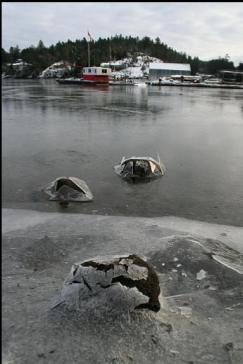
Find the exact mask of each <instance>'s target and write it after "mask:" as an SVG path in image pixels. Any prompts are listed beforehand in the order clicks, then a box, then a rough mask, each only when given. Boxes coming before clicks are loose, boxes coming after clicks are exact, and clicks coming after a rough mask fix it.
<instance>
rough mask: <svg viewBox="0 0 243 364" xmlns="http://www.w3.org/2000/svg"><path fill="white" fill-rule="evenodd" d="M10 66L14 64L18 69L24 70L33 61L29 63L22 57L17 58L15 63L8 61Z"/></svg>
mask: <svg viewBox="0 0 243 364" xmlns="http://www.w3.org/2000/svg"><path fill="white" fill-rule="evenodd" d="M8 66H12V67H13V69H14V70H16V71H23V70H24V69H25V68H26V67H28V66H31V63H27V62H25V61H23V60H22V59H17V61H16V62H14V63H8Z"/></svg>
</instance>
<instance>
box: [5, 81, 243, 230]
mask: <svg viewBox="0 0 243 364" xmlns="http://www.w3.org/2000/svg"><path fill="white" fill-rule="evenodd" d="M2 119H3V121H2V142H3V146H2V162H3V165H2V182H3V190H2V191H3V192H2V194H3V207H14V208H31V209H38V210H42V211H60V208H59V206H58V205H56V203H54V202H49V201H48V199H47V197H46V196H45V195H44V194H42V192H41V191H40V189H41V188H42V187H43V186H45V185H46V184H47V183H49V182H50V181H51V180H53V179H55V178H56V177H59V176H76V177H79V178H81V179H84V180H85V181H86V182H87V184H88V185H89V187H90V189H91V190H92V192H93V194H94V197H95V200H94V201H93V202H91V203H86V204H76V205H75V204H73V205H70V206H69V207H68V210H65V212H67V211H70V212H81V213H97V214H98V213H99V214H109V215H110V214H112V215H127V216H130V215H131V216H164V215H175V216H181V217H187V218H192V219H197V220H204V221H209V222H218V223H225V224H232V225H239V226H243V91H242V90H219V89H211V90H208V89H190V88H184V89H183V88H180V87H178V88H177V87H164V88H162V87H161V88H157V87H150V88H147V87H119V86H116V87H115V86H113V87H111V86H110V87H103V88H102V87H93V88H92V87H80V86H76V85H73V86H65V85H59V84H57V83H56V82H55V81H53V80H51V81H49V80H46V81H41V80H26V81H22V80H21V81H17V80H16V81H14V80H4V82H3V86H2ZM157 153H159V155H160V157H161V160H162V161H163V163H164V164H165V166H166V168H167V172H166V175H165V176H164V177H163V178H162V179H159V180H156V181H153V182H150V183H145V184H138V185H135V184H128V183H126V182H124V181H122V180H120V179H119V177H118V176H117V175H116V174H115V173H114V171H113V166H114V165H115V164H117V163H119V162H120V160H121V158H122V156H123V155H125V156H126V157H129V156H132V155H137V156H139V155H143V156H144V155H150V156H152V157H155V158H156V156H157Z"/></svg>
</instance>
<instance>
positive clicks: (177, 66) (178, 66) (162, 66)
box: [149, 62, 191, 71]
mask: <svg viewBox="0 0 243 364" xmlns="http://www.w3.org/2000/svg"><path fill="white" fill-rule="evenodd" d="M149 69H151V70H173V71H175V70H177V71H191V66H190V64H187V63H157V62H156V63H155V62H153V63H150V64H149Z"/></svg>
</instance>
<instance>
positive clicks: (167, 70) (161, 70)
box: [149, 62, 191, 80]
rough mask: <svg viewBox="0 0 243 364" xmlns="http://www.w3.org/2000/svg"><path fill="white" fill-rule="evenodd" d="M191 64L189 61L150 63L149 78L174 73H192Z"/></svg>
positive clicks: (157, 77)
mask: <svg viewBox="0 0 243 364" xmlns="http://www.w3.org/2000/svg"><path fill="white" fill-rule="evenodd" d="M190 74H191V66H190V64H187V63H162V62H161V63H157V62H156V63H155V62H153V63H150V64H149V79H150V80H157V79H159V78H160V77H166V76H172V75H190Z"/></svg>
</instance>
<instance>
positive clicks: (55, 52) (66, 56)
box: [2, 35, 243, 74]
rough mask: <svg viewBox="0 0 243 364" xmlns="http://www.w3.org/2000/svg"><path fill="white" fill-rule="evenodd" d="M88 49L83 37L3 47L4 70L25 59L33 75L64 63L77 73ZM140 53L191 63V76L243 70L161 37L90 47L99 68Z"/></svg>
mask: <svg viewBox="0 0 243 364" xmlns="http://www.w3.org/2000/svg"><path fill="white" fill-rule="evenodd" d="M87 47H88V43H87V40H86V38H83V39H82V40H78V39H77V40H76V41H71V40H68V41H67V42H58V43H57V44H56V45H51V46H50V47H45V45H44V43H43V41H41V40H40V41H39V43H38V45H37V46H36V47H35V46H33V45H32V46H30V47H28V48H25V49H23V50H20V49H19V47H18V45H16V46H15V47H10V49H9V52H7V51H5V50H4V49H3V48H2V71H5V70H6V68H7V66H6V65H7V64H11V63H14V62H15V61H16V60H17V59H23V60H24V61H25V62H28V63H30V64H31V65H32V66H31V71H32V72H34V73H35V74H39V73H40V72H41V71H43V70H44V69H45V68H47V67H48V66H50V65H51V64H53V63H54V62H57V61H60V60H64V61H67V62H70V63H71V64H74V65H76V66H75V67H74V73H75V72H76V73H77V72H79V70H80V68H81V67H85V66H87V63H88V59H87ZM138 53H144V54H146V55H148V56H152V57H156V58H159V59H161V60H162V61H164V62H174V63H189V64H190V65H191V70H192V74H196V73H197V72H200V73H206V74H216V73H217V72H218V71H219V70H241V71H242V70H243V63H240V64H239V66H238V67H237V68H235V67H234V64H233V62H231V61H229V59H228V58H218V59H212V60H210V61H201V60H200V59H199V58H198V57H194V58H192V57H191V56H188V55H187V54H186V53H181V52H177V51H176V50H175V49H173V48H171V47H169V46H167V45H166V44H165V43H163V42H161V40H160V38H156V39H155V40H152V39H151V38H149V37H144V38H142V39H140V38H138V37H131V36H129V37H124V36H122V35H115V36H114V37H111V38H105V39H104V38H99V39H98V40H96V41H92V42H91V44H90V57H91V65H99V64H100V63H102V62H106V61H108V60H111V59H112V60H118V59H122V58H125V57H128V56H134V55H135V54H138Z"/></svg>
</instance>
